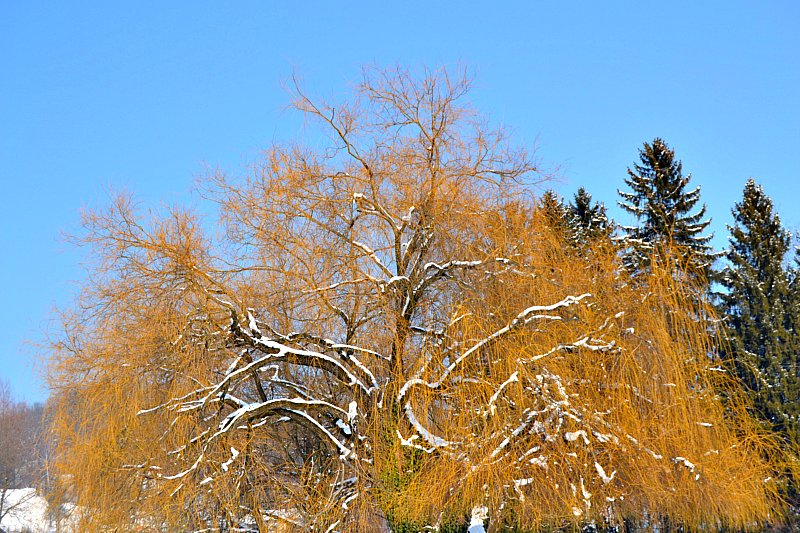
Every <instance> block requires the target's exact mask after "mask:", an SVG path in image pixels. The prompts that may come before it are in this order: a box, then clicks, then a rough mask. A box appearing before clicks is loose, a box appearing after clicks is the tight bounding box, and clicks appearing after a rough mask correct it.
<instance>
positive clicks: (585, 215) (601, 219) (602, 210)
mask: <svg viewBox="0 0 800 533" xmlns="http://www.w3.org/2000/svg"><path fill="white" fill-rule="evenodd" d="M567 210H568V217H569V221H570V226H571V227H572V229H573V231H574V232H575V235H576V237H577V239H578V241H579V242H581V243H586V242H588V241H593V240H595V239H597V238H598V237H601V236H608V235H609V234H610V233H611V223H610V222H609V220H608V215H606V206H605V205H603V204H601V203H597V202H594V203H592V195H591V194H589V192H588V191H587V190H586V189H584V188H583V187H581V188H579V189H578V192H576V193H575V196H574V197H573V199H572V201H571V202H570V203H569V205H568V206H567Z"/></svg>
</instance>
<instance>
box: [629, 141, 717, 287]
mask: <svg viewBox="0 0 800 533" xmlns="http://www.w3.org/2000/svg"><path fill="white" fill-rule="evenodd" d="M639 160H640V163H638V164H634V168H633V170H631V169H630V168H629V169H628V178H626V179H625V183H626V184H627V185H628V187H630V189H631V191H630V192H623V191H618V193H619V195H620V196H621V197H622V201H621V202H619V205H620V207H622V208H623V209H624V210H626V211H627V212H628V213H631V214H632V215H633V216H635V217H636V220H637V223H638V224H637V225H636V226H627V227H623V228H622V229H623V230H624V231H625V233H626V234H627V242H628V244H629V246H630V253H629V255H628V261H627V263H628V266H629V267H630V268H631V269H632V270H633V271H636V270H639V269H646V268H647V266H648V264H649V258H650V256H651V254H652V253H653V251H655V252H659V251H660V250H662V249H663V247H664V246H667V245H674V246H675V247H676V248H677V250H678V253H679V254H680V258H681V259H682V265H681V266H682V267H683V268H685V269H686V270H687V271H689V272H693V273H695V274H700V275H702V276H704V277H705V279H709V276H710V274H711V265H712V264H713V262H714V260H715V258H716V256H715V254H714V253H713V252H712V250H711V246H710V244H709V242H710V241H711V238H712V235H703V232H704V231H705V230H706V228H707V227H708V225H709V224H710V223H711V221H710V220H703V217H704V216H705V213H706V207H705V205H703V206H702V207H700V209H698V210H697V211H695V212H694V213H692V210H694V209H695V206H696V205H697V203H698V202H699V201H700V187H697V188H695V189H692V190H686V187H687V185H688V184H689V180H690V179H691V176H690V175H687V176H684V175H683V171H682V165H681V162H680V161H678V160H676V159H675V152H674V150H671V149H670V148H669V146H667V144H666V143H665V142H664V141H663V140H662V139H659V138H656V139H654V140H653V142H652V144H649V143H644V147H643V148H642V149H641V150H639Z"/></svg>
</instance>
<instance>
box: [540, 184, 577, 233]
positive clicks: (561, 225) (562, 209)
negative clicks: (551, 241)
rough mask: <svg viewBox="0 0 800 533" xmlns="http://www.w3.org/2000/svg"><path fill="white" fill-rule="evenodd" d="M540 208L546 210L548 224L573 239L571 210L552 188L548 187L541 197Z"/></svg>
mask: <svg viewBox="0 0 800 533" xmlns="http://www.w3.org/2000/svg"><path fill="white" fill-rule="evenodd" d="M539 208H540V209H542V211H543V212H544V216H545V220H546V221H547V224H548V225H549V226H550V227H551V228H553V229H555V230H556V231H557V232H559V233H561V234H563V235H564V237H565V238H566V239H568V240H571V238H572V237H571V226H570V220H569V211H568V210H567V206H565V205H564V201H563V200H562V199H561V198H559V197H558V195H557V194H556V193H555V192H554V191H553V190H552V189H548V190H547V191H545V193H544V194H543V195H542V197H541V198H540V199H539Z"/></svg>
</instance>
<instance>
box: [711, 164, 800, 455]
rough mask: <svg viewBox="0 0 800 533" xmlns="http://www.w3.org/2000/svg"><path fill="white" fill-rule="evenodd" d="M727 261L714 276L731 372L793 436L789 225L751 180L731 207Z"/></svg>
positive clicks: (798, 353) (798, 407)
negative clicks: (787, 265) (718, 287)
mask: <svg viewBox="0 0 800 533" xmlns="http://www.w3.org/2000/svg"><path fill="white" fill-rule="evenodd" d="M732 213H733V217H734V225H733V226H729V227H728V229H729V230H730V234H731V235H730V249H729V250H728V252H727V253H726V259H727V261H728V265H727V266H726V268H725V269H724V270H723V272H722V275H721V276H720V284H721V285H722V286H723V287H724V288H725V289H726V292H725V293H723V294H722V295H721V296H720V310H721V313H722V315H723V316H724V318H725V326H726V331H727V334H728V341H729V348H728V353H726V354H725V355H727V356H728V357H729V358H730V359H732V360H733V363H734V367H735V369H736V373H737V374H738V376H739V378H740V379H741V380H742V382H743V383H744V385H745V387H746V388H747V390H748V393H749V394H750V396H751V397H752V400H753V407H754V408H755V410H756V411H757V414H758V415H759V416H760V417H761V418H763V419H764V420H765V421H767V422H768V423H769V424H770V426H771V427H772V428H773V429H774V430H776V431H778V432H780V433H782V434H784V435H785V436H787V437H790V438H792V439H796V438H797V437H798V415H799V414H800V388H799V387H798V365H797V363H798V359H799V358H800V350H798V335H797V332H796V330H794V325H793V321H794V320H795V316H794V313H793V312H792V307H793V303H794V302H793V301H792V300H793V298H792V290H791V286H790V278H789V275H788V272H787V271H786V269H785V268H784V266H783V260H784V258H785V257H786V253H787V252H788V250H789V244H790V237H789V232H788V231H786V230H785V229H784V228H783V226H782V225H781V221H780V217H779V216H778V215H777V213H775V212H774V210H773V204H772V200H771V199H770V198H769V197H768V196H767V195H766V194H765V193H764V191H763V189H762V188H761V187H760V186H758V185H756V183H755V182H754V181H753V180H752V179H750V180H749V181H748V182H747V184H746V185H745V188H744V196H743V199H742V201H741V202H740V203H737V204H736V206H735V207H734V208H733V210H732Z"/></svg>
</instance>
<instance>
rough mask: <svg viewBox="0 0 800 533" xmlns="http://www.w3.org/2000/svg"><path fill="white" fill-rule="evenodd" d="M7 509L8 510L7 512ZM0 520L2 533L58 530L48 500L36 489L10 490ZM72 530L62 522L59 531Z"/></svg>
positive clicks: (44, 532) (37, 532)
mask: <svg viewBox="0 0 800 533" xmlns="http://www.w3.org/2000/svg"><path fill="white" fill-rule="evenodd" d="M6 509H7V510H8V511H7V512H6ZM2 512H5V514H4V516H3V518H2V519H0V531H3V532H5V533H21V532H25V533H51V532H55V531H56V530H57V528H56V524H55V522H51V520H50V517H49V516H48V512H47V500H45V499H44V497H43V496H41V495H39V494H37V493H36V489H9V490H7V491H6V494H5V500H4V502H3V509H2ZM71 530H72V529H71V528H70V527H68V525H67V524H64V523H63V522H62V524H61V527H60V528H58V531H61V532H69V531H71Z"/></svg>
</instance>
